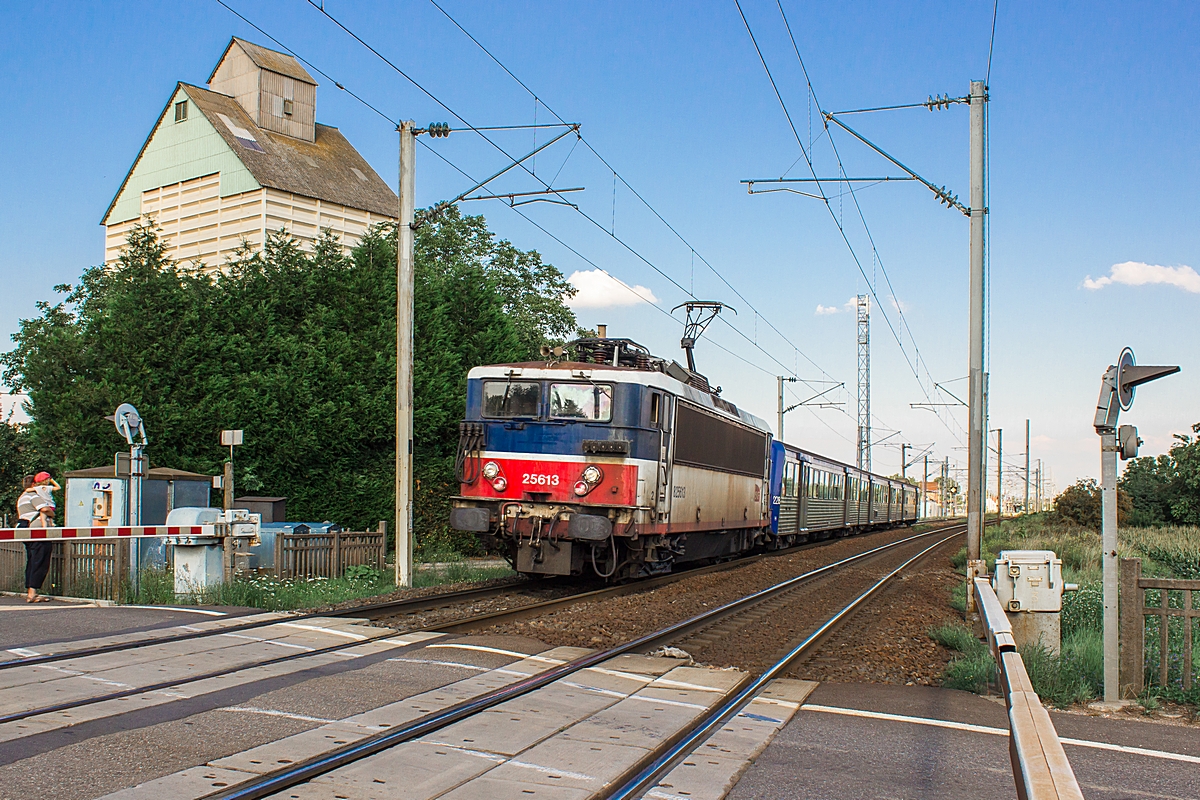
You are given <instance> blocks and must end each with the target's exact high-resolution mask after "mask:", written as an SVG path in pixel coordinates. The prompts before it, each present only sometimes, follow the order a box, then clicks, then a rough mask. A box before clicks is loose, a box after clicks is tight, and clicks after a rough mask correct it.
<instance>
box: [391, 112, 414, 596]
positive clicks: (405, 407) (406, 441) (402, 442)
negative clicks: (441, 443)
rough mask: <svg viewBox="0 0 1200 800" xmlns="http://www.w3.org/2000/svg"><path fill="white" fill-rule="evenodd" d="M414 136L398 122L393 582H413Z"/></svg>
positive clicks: (406, 124)
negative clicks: (394, 546) (398, 177)
mask: <svg viewBox="0 0 1200 800" xmlns="http://www.w3.org/2000/svg"><path fill="white" fill-rule="evenodd" d="M416 148H417V136H416V128H415V124H414V123H413V121H412V120H409V121H407V122H401V123H400V217H399V219H398V220H397V222H396V585H397V586H412V560H413V531H412V519H413V513H412V489H413V471H412V463H413V233H414V232H413V216H414V214H415V211H416V197H415V193H416V183H415V181H414V176H413V170H414V168H415V166H416Z"/></svg>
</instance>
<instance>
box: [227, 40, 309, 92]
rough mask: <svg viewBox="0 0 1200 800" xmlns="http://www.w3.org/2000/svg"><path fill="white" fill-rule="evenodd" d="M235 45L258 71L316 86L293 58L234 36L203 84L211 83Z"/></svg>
mask: <svg viewBox="0 0 1200 800" xmlns="http://www.w3.org/2000/svg"><path fill="white" fill-rule="evenodd" d="M235 43H236V44H237V45H238V46H239V47H241V48H242V50H244V51H245V53H246V55H248V56H249V57H250V60H251V61H253V62H254V63H255V65H256V66H258V67H259V68H260V69H265V70H269V71H271V72H278V73H279V74H280V75H286V76H288V77H289V78H295V79H296V80H298V81H303V82H304V83H310V84H312V85H313V86H316V85H317V82H316V81H315V80H313V76H312V75H309V74H308V71H307V70H305V69H304V67H302V66H300V62H299V61H297V60H296V59H295V58H294V57H292V56H289V55H288V54H286V53H280V52H278V51H275V50H268V49H267V48H265V47H262V46H260V45H257V44H254V43H253V42H247V41H246V40H245V39H239V38H238V37H236V36H234V37H233V38H231V39H230V40H229V44H227V45H225V50H224V51H223V52H222V53H221V57H220V58H218V59H217V65H216V66H215V67H213V71H212V74H211V75H209V76H208V80H207V81H205V83H212V79H213V78H214V77H215V76H216V74H217V70H218V69H220V68H221V62H223V61H224V60H225V56H227V55H229V48H231V47H233V45H234V44H235Z"/></svg>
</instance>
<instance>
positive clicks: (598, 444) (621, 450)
mask: <svg viewBox="0 0 1200 800" xmlns="http://www.w3.org/2000/svg"><path fill="white" fill-rule="evenodd" d="M583 452H584V453H587V454H588V455H602V456H627V455H629V441H628V440H627V439H584V440H583Z"/></svg>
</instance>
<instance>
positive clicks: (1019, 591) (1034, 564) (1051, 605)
mask: <svg viewBox="0 0 1200 800" xmlns="http://www.w3.org/2000/svg"><path fill="white" fill-rule="evenodd" d="M992 588H994V589H995V590H996V597H997V599H999V601H1000V605H1001V606H1003V607H1004V610H1005V612H1006V613H1007V614H1008V619H1009V622H1010V623H1011V624H1012V629H1013V638H1015V639H1016V640H1017V645H1018V646H1020V645H1025V644H1030V645H1035V644H1041V645H1042V646H1043V647H1045V648H1046V649H1048V650H1050V651H1051V652H1054V653H1057V652H1058V651H1059V645H1060V641H1061V638H1062V634H1061V626H1060V621H1059V614H1060V612H1061V611H1062V597H1063V592H1064V591H1074V590H1076V589H1078V588H1079V587H1078V586H1076V585H1075V584H1073V583H1064V582H1063V577H1062V559H1061V558H1059V557H1058V555H1057V554H1056V553H1055V552H1054V551H1053V550H1002V551H1001V552H1000V557H999V558H997V559H996V572H995V575H994V576H993V577H992Z"/></svg>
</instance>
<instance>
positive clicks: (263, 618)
mask: <svg viewBox="0 0 1200 800" xmlns="http://www.w3.org/2000/svg"><path fill="white" fill-rule="evenodd" d="M830 541H835V540H834V539H825V540H821V541H816V542H807V543H804V544H800V545H796V546H793V547H789V548H784V549H780V550H774V551H770V552H767V553H759V554H755V555H751V556H746V557H743V558H739V559H735V560H731V561H725V562H721V563H718V564H711V565H708V566H704V567H695V568H691V569H686V570H680V571H677V572H672V573H670V574H668V575H662V576H659V577H656V578H649V579H646V580H641V581H636V582H632V583H625V584H619V585H615V586H608V587H604V588H603V589H598V590H584V591H582V592H581V591H577V590H572V587H570V586H569V584H567V583H566V582H565V581H557V580H544V581H531V580H524V581H521V582H519V583H514V584H506V585H503V586H485V587H475V588H471V589H462V590H458V591H452V592H439V593H436V594H430V595H424V596H421V597H409V598H401V599H398V600H387V601H382V602H376V603H365V604H362V605H357V606H349V607H345V608H335V609H326V610H321V611H312V612H307V613H301V614H270V615H257V614H256V615H254V619H251V620H249V621H246V622H232V624H223V623H224V622H225V621H222V622H209V623H200V624H199V625H195V626H188V630H186V631H185V632H183V633H171V632H170V631H171V630H172V629H170V628H167V629H157V630H151V631H145V632H144V635H142V636H140V637H138V638H127V639H123V640H121V641H116V642H110V643H106V644H101V645H94V646H90V647H81V648H70V647H65V648H63V649H59V650H55V651H52V652H39V653H38V654H37V655H33V656H21V657H19V658H14V659H8V660H5V661H0V671H4V670H8V669H14V668H16V667H31V666H38V665H44V664H53V663H56V662H60V661H66V660H69V659H77V658H89V657H92V656H100V655H106V654H109V653H119V652H125V651H128V650H135V649H138V648H141V647H151V646H156V645H164V644H174V643H177V642H185V641H192V640H196V639H204V638H208V637H211V636H227V635H229V634H242V633H246V632H248V631H252V630H257V629H260V628H265V627H269V626H271V625H278V624H281V623H285V622H286V623H299V622H305V621H309V620H315V619H329V618H362V619H369V620H373V621H384V622H387V621H401V620H402V619H403V618H405V617H411V616H414V615H417V614H421V613H424V612H431V611H438V610H453V609H455V608H457V607H459V606H465V605H468V606H469V605H470V604H472V603H477V602H481V601H486V600H491V599H495V598H503V597H505V596H506V595H511V596H513V597H514V599H516V600H523V599H526V598H527V597H529V596H530V595H531V594H539V593H552V594H559V596H558V597H553V598H547V599H546V600H545V601H539V600H535V601H533V602H532V603H528V604H525V603H522V604H521V607H522V608H526V607H527V608H528V609H529V611H531V612H534V611H537V612H538V613H542V612H544V611H548V610H552V609H554V608H556V607H562V606H564V605H566V604H568V603H569V601H570V599H571V598H572V597H579V598H599V597H605V596H611V597H616V596H620V595H622V594H629V593H631V592H637V591H645V590H647V589H652V588H655V587H657V586H662V585H665V584H667V583H672V582H674V581H676V580H680V579H682V578H684V577H687V576H692V575H702V574H706V573H709V572H721V571H725V570H728V569H735V568H738V567H741V566H744V565H748V564H752V563H754V562H756V561H758V560H760V559H764V558H772V557H777V556H783V555H787V554H789V553H796V552H799V551H802V550H806V549H809V548H815V547H820V546H822V545H824V544H828V543H829V542H830ZM539 609H540V610H539ZM506 613H510V618H511V619H517V618H520V616H521V613H522V612H521V611H520V609H517V608H513V609H511V612H509V610H508V609H502V610H499V611H494V612H487V614H479V615H468V616H466V617H463V618H462V619H461V620H459V621H458V622H457V623H453V624H450V623H448V624H446V625H439V624H437V623H428V624H423V625H420V626H417V627H408V628H406V630H431V631H432V630H436V631H447V632H449V631H454V630H456V629H458V630H465V629H467V627H466V626H469V625H471V624H472V620H473V619H479V620H480V621H483V620H485V619H491V620H493V621H496V620H501V619H504V618H505V614H506ZM488 614H490V616H488ZM201 626H206V627H201ZM164 631H166V632H165V633H164ZM42 647H43V649H44V646H42ZM24 649H25V648H13V650H15V651H20V650H24ZM10 652H12V651H10Z"/></svg>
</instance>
